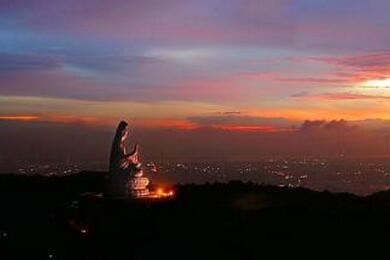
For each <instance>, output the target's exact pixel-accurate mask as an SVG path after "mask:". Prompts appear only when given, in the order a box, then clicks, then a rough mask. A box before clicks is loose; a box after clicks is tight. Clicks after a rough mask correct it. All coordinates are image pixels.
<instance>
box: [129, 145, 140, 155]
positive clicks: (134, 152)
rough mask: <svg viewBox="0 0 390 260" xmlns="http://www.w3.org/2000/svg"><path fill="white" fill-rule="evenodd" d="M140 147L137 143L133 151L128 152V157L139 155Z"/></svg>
mask: <svg viewBox="0 0 390 260" xmlns="http://www.w3.org/2000/svg"><path fill="white" fill-rule="evenodd" d="M138 149H139V147H138V144H136V145H135V146H134V149H133V151H131V153H129V154H127V155H126V156H127V157H132V156H135V155H137V154H138Z"/></svg>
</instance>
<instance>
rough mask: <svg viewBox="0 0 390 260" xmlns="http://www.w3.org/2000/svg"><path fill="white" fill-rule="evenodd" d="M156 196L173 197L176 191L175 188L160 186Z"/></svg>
mask: <svg viewBox="0 0 390 260" xmlns="http://www.w3.org/2000/svg"><path fill="white" fill-rule="evenodd" d="M154 195H155V196H154V198H157V199H159V198H168V197H173V196H174V195H175V192H174V191H173V190H165V189H164V188H162V187H159V188H157V189H156V191H155V194H154Z"/></svg>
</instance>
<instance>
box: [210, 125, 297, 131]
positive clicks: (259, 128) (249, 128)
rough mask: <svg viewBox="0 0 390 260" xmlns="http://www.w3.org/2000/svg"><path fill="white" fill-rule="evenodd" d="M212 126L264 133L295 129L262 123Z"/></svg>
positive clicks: (229, 129)
mask: <svg viewBox="0 0 390 260" xmlns="http://www.w3.org/2000/svg"><path fill="white" fill-rule="evenodd" d="M212 128H216V129H221V130H227V131H233V132H263V133H275V132H288V131H294V130H295V129H292V128H278V127H274V126H266V125H264V126H260V125H214V126H212Z"/></svg>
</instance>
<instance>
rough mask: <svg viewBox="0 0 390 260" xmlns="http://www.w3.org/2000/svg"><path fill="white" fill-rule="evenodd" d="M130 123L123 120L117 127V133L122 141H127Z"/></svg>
mask: <svg viewBox="0 0 390 260" xmlns="http://www.w3.org/2000/svg"><path fill="white" fill-rule="evenodd" d="M128 125H129V124H128V123H127V122H125V121H121V122H120V123H119V125H118V127H117V129H116V134H117V135H118V136H119V137H120V139H121V141H122V142H123V141H125V140H126V138H127V136H128V135H129V128H128Z"/></svg>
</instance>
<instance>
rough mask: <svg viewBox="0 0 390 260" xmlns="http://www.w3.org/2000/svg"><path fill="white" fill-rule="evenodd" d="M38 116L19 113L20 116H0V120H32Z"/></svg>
mask: <svg viewBox="0 0 390 260" xmlns="http://www.w3.org/2000/svg"><path fill="white" fill-rule="evenodd" d="M38 119H39V117H38V116H29V115H21V116H0V120H10V121H33V120H38Z"/></svg>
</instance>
